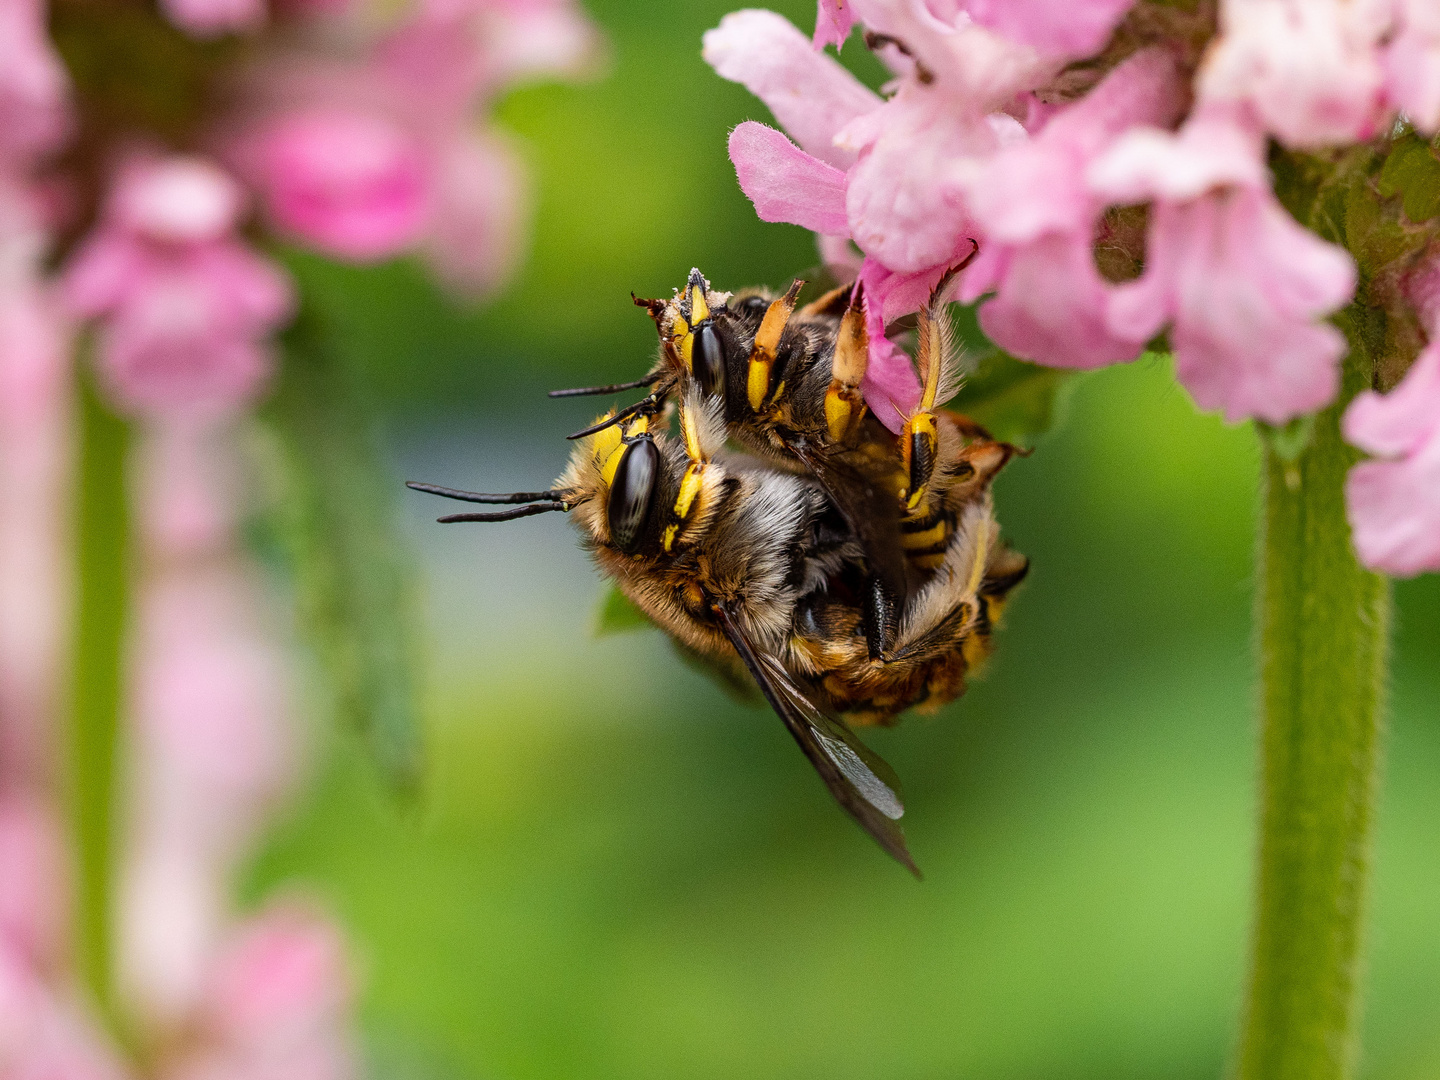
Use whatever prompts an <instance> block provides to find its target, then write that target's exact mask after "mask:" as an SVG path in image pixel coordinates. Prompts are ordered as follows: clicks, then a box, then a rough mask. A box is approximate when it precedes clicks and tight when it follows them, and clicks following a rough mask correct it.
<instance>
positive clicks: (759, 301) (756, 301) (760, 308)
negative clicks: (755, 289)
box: [739, 296, 770, 319]
mask: <svg viewBox="0 0 1440 1080" xmlns="http://www.w3.org/2000/svg"><path fill="white" fill-rule="evenodd" d="M739 309H740V314H741V315H744V316H745V317H746V318H750V319H763V318H764V317H765V312H766V311H768V310H769V309H770V301H769V300H766V299H765V298H764V297H763V296H747V297H746V298H745V299H744V300H741V301H740V304H739Z"/></svg>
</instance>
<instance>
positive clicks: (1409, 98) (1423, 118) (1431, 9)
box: [1381, 0, 1440, 134]
mask: <svg viewBox="0 0 1440 1080" xmlns="http://www.w3.org/2000/svg"><path fill="white" fill-rule="evenodd" d="M1395 3H1396V8H1397V11H1398V14H1399V25H1398V27H1396V28H1395V30H1394V31H1393V35H1392V38H1391V40H1390V43H1389V45H1388V46H1386V48H1385V51H1384V54H1383V55H1382V57H1381V65H1382V67H1383V68H1384V71H1385V90H1386V96H1387V97H1388V99H1389V101H1390V104H1392V105H1394V106H1395V107H1396V108H1399V109H1401V110H1403V111H1404V112H1405V114H1406V115H1407V116H1409V118H1410V120H1411V122H1412V123H1414V125H1415V126H1416V127H1417V128H1419V129H1420V130H1421V131H1423V132H1425V133H1426V134H1434V132H1435V131H1436V129H1437V128H1440V4H1435V3H1434V2H1433V0H1395Z"/></svg>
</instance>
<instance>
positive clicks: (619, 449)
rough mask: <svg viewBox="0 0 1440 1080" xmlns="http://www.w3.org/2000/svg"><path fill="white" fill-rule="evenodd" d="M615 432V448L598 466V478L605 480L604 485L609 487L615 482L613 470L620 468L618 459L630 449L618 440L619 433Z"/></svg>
mask: <svg viewBox="0 0 1440 1080" xmlns="http://www.w3.org/2000/svg"><path fill="white" fill-rule="evenodd" d="M609 430H612V431H613V430H614V429H613V428H611V429H609ZM616 434H617V440H616V443H615V449H613V450H611V451H610V454H609V456H608V457H606V459H605V464H604V465H602V466H601V467H600V478H601V479H602V480H604V481H605V486H606V487H609V486H610V485H611V484H613V483H614V482H615V470H616V469H618V468H620V459H621V458H622V457H624V456H625V451H626V450H628V449H630V448H629V447H628V446H626V445H625V444H624V443H622V442H620V441H619V440H618V434H619V433H618V432H617V433H616Z"/></svg>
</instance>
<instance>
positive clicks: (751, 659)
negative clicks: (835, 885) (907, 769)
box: [714, 605, 920, 877]
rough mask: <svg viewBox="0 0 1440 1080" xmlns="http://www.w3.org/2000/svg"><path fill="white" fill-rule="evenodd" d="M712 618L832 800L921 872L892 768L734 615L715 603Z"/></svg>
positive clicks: (900, 857) (899, 859) (912, 870)
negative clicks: (760, 647) (759, 648)
mask: <svg viewBox="0 0 1440 1080" xmlns="http://www.w3.org/2000/svg"><path fill="white" fill-rule="evenodd" d="M714 611H715V617H716V621H717V622H718V623H719V625H720V628H721V630H722V631H723V632H724V634H725V636H726V638H728V639H729V641H730V644H732V645H734V646H735V651H736V652H737V653H739V654H740V659H741V660H742V661H743V662H744V664H745V667H746V668H747V669H748V670H749V672H750V674H751V675H753V676H754V678H755V682H756V684H757V685H758V686H759V687H760V692H761V693H762V694H764V695H765V700H766V701H768V702H769V703H770V707H771V708H772V709H774V710H775V712H776V714H777V715H778V716H779V717H780V719H781V720H783V721H784V722H785V727H786V728H788V729H789V731H790V734H791V735H792V736H793V737H794V739H795V741H796V742H797V743H799V744H800V749H801V750H802V751H803V752H804V754H805V756H806V757H807V758H809V760H810V764H811V765H813V766H814V767H815V771H816V772H817V773H819V774H820V779H821V780H823V781H824V782H825V786H826V787H827V788H829V789H830V794H831V795H833V796H834V797H835V801H836V802H838V803H839V804H840V806H841V807H842V808H843V809H844V810H845V812H846V813H848V814H849V815H850V816H851V817H852V818H854V819H855V820H856V821H857V822H858V823H859V824H860V827H861V828H862V829H864V830H865V831H866V832H868V833H869V834H870V835H871V836H873V837H874V838H875V840H876V842H877V843H878V844H879V845H880V846H881V847H882V848H884V849H885V850H886V851H887V852H888V853H889V854H890V855H891V856H892V857H893V858H895V859H896V860H897V861H898V862H900V863H901V864H903V865H904V866H906V867H908V868H909V870H910V872H911V873H913V874H914V875H915V876H916V877H919V876H920V871H919V869H918V868H917V867H916V866H915V861H914V860H913V859H912V858H911V857H910V852H909V850H908V849H907V848H906V847H905V834H904V833H903V832H902V831H901V829H900V826H899V824H897V819H898V818H899V817H900V816H901V815H902V814H903V813H904V812H905V807H904V805H903V804H902V803H901V801H900V795H899V784H898V782H897V781H896V779H895V774H894V772H893V771H892V770H891V769H890V767H889V766H888V765H886V764H885V763H884V762H883V761H881V760H880V758H879V757H877V756H876V755H875V754H874V753H873V752H872V751H871V750H870V749H869V748H868V747H866V746H865V744H864V743H862V742H861V741H860V740H859V739H858V738H856V737H855V734H854V733H853V732H851V731H850V729H849V728H848V727H846V726H845V725H844V724H843V723H842V722H841V721H839V720H837V719H835V718H833V717H829V716H826V715H825V714H824V713H823V712H821V711H820V710H819V709H818V708H817V707H816V706H815V704H814V703H813V702H811V701H810V700H809V699H808V698H807V697H806V696H805V695H804V693H802V692H801V690H800V688H799V687H797V686H796V685H795V683H794V682H793V681H792V680H791V679H790V676H789V674H788V673H787V672H786V671H785V668H784V667H783V666H782V665H781V663H780V661H779V660H777V659H776V658H775V657H773V656H770V655H769V654H766V653H757V652H756V650H755V649H754V647H753V646H752V645H751V644H750V642H749V640H748V639H747V638H746V637H745V634H744V632H743V631H742V630H741V629H740V625H739V623H738V621H737V620H736V619H735V617H734V615H733V614H732V613H731V612H730V611H729V610H728V609H727V608H726V607H724V606H723V605H716V607H715V609H714Z"/></svg>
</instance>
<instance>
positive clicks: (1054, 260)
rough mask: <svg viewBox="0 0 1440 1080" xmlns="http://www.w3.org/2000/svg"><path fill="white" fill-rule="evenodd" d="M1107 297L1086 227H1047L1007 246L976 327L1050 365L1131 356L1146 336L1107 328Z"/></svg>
mask: <svg viewBox="0 0 1440 1080" xmlns="http://www.w3.org/2000/svg"><path fill="white" fill-rule="evenodd" d="M1106 299H1107V286H1106V284H1105V282H1104V281H1103V280H1102V279H1101V277H1100V275H1099V273H1098V272H1097V271H1096V269H1095V260H1094V257H1093V256H1092V254H1091V245H1090V237H1089V233H1088V232H1086V233H1083V234H1081V235H1080V236H1078V237H1075V236H1066V235H1064V234H1059V233H1052V234H1049V235H1047V236H1045V237H1043V238H1041V239H1040V240H1036V241H1034V242H1033V243H1030V244H1025V245H1022V246H1020V247H1018V248H1015V249H1013V251H1012V253H1011V255H1010V261H1009V265H1008V268H1007V271H1006V274H1005V279H1004V281H1003V283H1002V284H1001V286H1000V292H999V294H998V295H997V296H996V297H995V298H994V299H993V300H990V301H987V302H986V303H985V305H984V306H982V307H981V308H980V327H981V329H982V330H984V331H985V334H986V336H987V337H989V338H990V340H991V341H993V342H995V344H997V345H999V346H1000V347H1001V348H1003V349H1005V350H1006V351H1008V352H1010V353H1013V354H1014V355H1016V356H1019V357H1022V358H1023V359H1026V360H1033V361H1035V362H1037V363H1041V364H1048V365H1050V366H1051V367H1066V368H1081V369H1089V368H1097V367H1103V366H1104V365H1106V364H1114V363H1117V362H1120V361H1124V360H1133V359H1134V358H1135V357H1136V356H1137V355H1138V354H1139V352H1140V350H1141V348H1142V346H1143V345H1144V341H1145V339H1144V338H1143V337H1142V338H1139V339H1136V338H1133V337H1132V338H1120V337H1117V336H1115V335H1114V334H1113V333H1111V332H1110V330H1109V329H1108V327H1107V325H1106V321H1105V313H1106Z"/></svg>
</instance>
